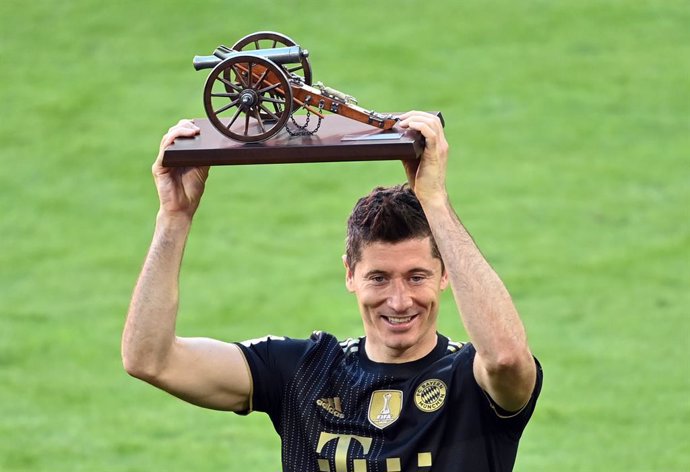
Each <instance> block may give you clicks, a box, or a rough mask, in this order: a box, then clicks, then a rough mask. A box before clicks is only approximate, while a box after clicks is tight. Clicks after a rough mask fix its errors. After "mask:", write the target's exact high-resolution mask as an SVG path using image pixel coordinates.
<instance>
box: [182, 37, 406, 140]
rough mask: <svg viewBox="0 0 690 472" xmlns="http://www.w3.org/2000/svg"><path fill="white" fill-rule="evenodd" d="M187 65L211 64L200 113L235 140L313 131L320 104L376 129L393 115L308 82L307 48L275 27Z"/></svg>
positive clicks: (388, 123) (390, 124)
mask: <svg viewBox="0 0 690 472" xmlns="http://www.w3.org/2000/svg"><path fill="white" fill-rule="evenodd" d="M193 65H194V68H195V69H196V70H201V69H213V70H212V71H211V73H210V74H209V76H208V78H207V79H206V85H205V87H204V108H205V110H206V115H207V116H208V118H209V121H210V122H211V124H212V125H213V126H214V127H215V128H216V129H217V130H218V131H220V132H221V133H222V134H224V135H225V136H228V137H229V138H232V139H235V140H237V141H243V142H259V141H263V140H266V139H268V138H270V137H271V136H274V135H275V134H276V133H278V132H279V131H280V130H282V129H283V128H285V129H286V130H287V131H288V132H289V133H290V134H291V135H308V134H314V133H315V132H316V131H317V130H318V127H319V125H320V123H321V119H323V117H324V115H323V111H324V110H326V111H329V112H331V113H336V114H338V115H342V116H344V117H347V118H350V119H353V120H356V121H359V122H362V123H367V124H370V125H372V126H374V127H377V128H380V129H390V128H392V127H393V125H395V123H396V122H397V121H398V120H397V118H395V117H394V116H392V115H384V114H380V113H377V112H374V111H370V110H366V109H364V108H362V107H360V106H358V105H357V101H356V100H355V99H354V97H352V96H350V95H347V94H344V93H342V92H339V91H337V90H335V89H333V88H330V87H326V86H324V85H323V84H321V83H320V82H317V83H316V84H315V86H312V76H311V65H310V63H309V52H308V51H307V50H306V49H302V48H301V47H300V46H299V45H297V44H296V43H295V42H294V41H293V40H292V39H290V38H288V37H287V36H284V35H282V34H280V33H275V32H269V31H261V32H257V33H253V34H250V35H248V36H245V37H244V38H242V39H240V40H239V41H238V42H237V43H235V44H234V45H233V46H232V47H231V48H228V47H226V46H222V45H221V46H219V47H218V48H216V50H215V51H214V52H213V55H210V56H195V57H194V61H193ZM300 109H304V110H306V121H305V123H304V124H303V125H299V124H297V122H296V121H295V120H294V117H293V115H294V114H295V112H297V111H298V110H300ZM311 114H314V115H316V116H317V117H318V120H319V121H318V123H317V125H316V127H315V129H313V130H309V129H308V125H309V118H310V115H311ZM288 120H292V126H294V127H295V128H294V129H292V130H291V129H290V128H289V127H288Z"/></svg>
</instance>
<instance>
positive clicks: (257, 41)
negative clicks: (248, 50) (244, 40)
mask: <svg viewBox="0 0 690 472" xmlns="http://www.w3.org/2000/svg"><path fill="white" fill-rule="evenodd" d="M254 45H255V46H256V49H261V46H260V45H259V40H258V39H256V40H254Z"/></svg>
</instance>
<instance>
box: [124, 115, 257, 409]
mask: <svg viewBox="0 0 690 472" xmlns="http://www.w3.org/2000/svg"><path fill="white" fill-rule="evenodd" d="M198 133H199V128H197V127H196V126H195V125H194V123H193V122H191V121H189V120H182V121H180V122H179V123H178V124H177V125H175V126H173V127H172V128H170V130H169V131H168V133H167V134H166V135H165V136H163V139H162V141H161V145H160V151H159V154H158V157H157V158H156V162H155V163H154V164H153V168H152V172H153V177H154V180H155V183H156V188H157V190H158V196H159V199H160V209H159V211H158V216H157V218H156V228H155V231H154V235H153V241H152V242H151V247H150V248H149V252H148V255H147V256H146V261H145V262H144V267H143V268H142V271H141V274H140V275H139V279H138V281H137V284H136V287H135V289H134V294H133V295H132V301H131V303H130V307H129V311H128V313H127V321H126V323H125V329H124V332H123V335H122V361H123V364H124V366H125V370H126V371H127V372H128V373H129V374H130V375H133V376H135V377H137V378H140V379H142V380H145V381H147V382H149V383H151V384H152V385H155V386H156V387H159V388H161V389H163V390H165V391H167V392H169V393H171V394H173V395H175V396H177V397H179V398H182V399H183V400H186V401H188V402H190V403H194V404H196V405H199V406H203V407H207V408H214V409H219V410H232V411H242V410H246V409H247V408H248V406H249V395H250V374H249V371H248V368H247V366H246V363H245V361H244V358H243V355H242V353H241V352H240V350H239V348H238V347H237V346H235V345H233V344H228V343H224V342H221V341H217V340H213V339H207V338H181V337H177V336H176V335H175V320H176V317H177V309H178V291H179V282H178V280H179V274H180V265H181V263H182V255H183V253H184V246H185V243H186V241H187V236H188V235H189V230H190V228H191V224H192V219H193V217H194V213H195V212H196V209H197V207H198V206H199V202H200V200H201V196H202V194H203V192H204V186H205V184H206V179H207V177H208V171H209V168H208V167H185V168H166V167H163V166H162V159H163V152H164V150H165V148H166V147H167V146H168V145H170V144H172V142H173V141H174V140H175V139H176V138H179V137H192V136H195V135H196V134H198Z"/></svg>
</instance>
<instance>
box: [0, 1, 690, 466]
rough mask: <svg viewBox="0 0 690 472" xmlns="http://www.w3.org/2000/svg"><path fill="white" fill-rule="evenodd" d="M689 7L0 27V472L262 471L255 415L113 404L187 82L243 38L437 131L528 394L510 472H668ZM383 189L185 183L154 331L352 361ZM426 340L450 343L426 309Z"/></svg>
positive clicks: (282, 182) (192, 17) (277, 170)
mask: <svg viewBox="0 0 690 472" xmlns="http://www.w3.org/2000/svg"><path fill="white" fill-rule="evenodd" d="M688 24H690V6H688V3H687V2H686V1H681V0H666V1H661V0H656V1H653V0H649V1H636V0H627V1H623V0H608V1H606V0H604V1H592V0H579V1H576V0H567V1H565V0H564V1H553V2H547V1H544V0H527V1H523V2H511V1H505V0H503V1H496V2H481V1H477V0H470V1H451V0H443V1H436V2H413V1H409V0H401V1H398V2H395V3H394V4H391V3H381V2H379V3H373V2H367V1H362V0H352V1H349V2H338V3H334V4H331V3H328V2H314V1H303V2H290V1H287V2H268V1H263V0H256V1H253V2H219V1H208V2H180V1H168V2H164V1H160V0H155V1H150V2H142V1H136V2H135V1H132V0H122V1H118V2H109V3H96V2H89V1H86V0H73V1H68V2H48V1H46V0H43V1H38V2H30V3H27V2H20V1H19V0H6V1H4V2H2V3H0V38H1V40H0V60H1V63H2V74H1V75H0V104H1V105H0V106H1V107H2V115H1V116H2V125H1V126H0V159H1V161H2V167H3V171H2V172H0V209H1V210H2V218H1V219H0V235H1V236H0V237H1V239H0V241H2V251H1V252H0V418H1V420H0V470H2V471H6V472H14V471H82V470H83V471H189V470H194V471H221V470H222V471H226V472H234V471H244V470H252V471H259V472H271V471H276V470H278V469H279V468H280V449H279V442H278V439H277V437H276V435H275V433H274V431H273V429H272V426H271V425H270V423H269V422H268V420H267V419H266V418H265V417H264V416H263V415H261V414H254V415H250V416H249V417H247V418H242V417H238V416H236V415H233V414H228V413H219V412H213V411H207V410H203V409H199V408H196V407H193V406H189V405H187V404H184V403H182V402H181V401H179V400H177V399H175V398H172V397H169V396H167V395H166V394H164V393H162V392H159V391H157V390H155V389H153V388H151V387H149V386H147V385H145V384H144V383H142V382H139V381H137V380H135V379H132V378H130V377H128V376H127V375H126V374H125V372H124V371H123V369H122V366H121V362H120V352H119V342H120V333H121V329H122V325H123V321H124V316H125V313H126V309H127V305H128V302H129V296H130V293H131V290H132V287H133V285H134V282H135V279H136V276H137V274H138V271H139V269H140V266H141V263H142V261H143V258H144V255H145V252H146V249H147V247H148V243H149V241H150V237H151V233H152V229H153V222H154V215H155V212H156V209H157V200H156V195H155V190H154V187H153V184H152V179H151V177H150V165H151V163H152V162H153V159H154V157H155V154H156V151H157V146H158V142H159V140H160V136H161V135H162V134H163V133H164V132H165V131H166V130H167V129H168V127H169V126H170V125H172V124H173V123H174V122H176V121H177V120H178V119H179V118H181V117H201V116H203V113H204V112H203V108H202V103H201V97H202V89H203V83H204V80H205V77H206V73H205V72H195V71H194V70H193V69H192V67H191V58H192V56H193V55H195V54H207V53H210V51H211V50H212V49H213V48H214V47H215V46H217V45H218V44H220V43H226V44H232V43H233V42H234V41H235V40H237V39H239V38H240V37H242V36H244V35H245V34H247V33H251V32H254V31H259V30H276V31H280V32H283V33H285V34H288V35H290V36H292V37H293V38H294V39H296V40H297V41H298V42H299V43H301V44H302V45H303V46H304V47H307V48H308V49H309V50H310V52H311V63H312V68H313V71H314V76H315V79H316V80H321V81H323V82H325V83H327V84H328V85H331V86H333V87H335V88H339V89H342V90H345V91H347V92H348V93H351V94H353V95H355V96H357V98H358V99H359V101H360V103H361V104H363V105H364V106H365V107H368V108H373V109H376V110H379V111H398V110H400V111H402V110H407V109H413V108H416V109H427V110H441V111H442V112H443V114H444V116H445V118H446V122H447V126H446V131H447V135H448V139H449V141H450V143H451V146H452V147H451V150H452V151H451V152H452V156H451V159H452V160H451V163H450V168H449V187H450V193H451V196H452V199H453V201H454V203H455V206H456V209H457V210H458V212H459V214H460V216H461V218H462V219H463V221H464V222H465V224H466V226H467V227H468V228H469V230H470V231H471V232H472V233H473V235H474V237H475V239H476V240H477V241H478V243H479V245H480V247H481V248H482V249H483V251H484V253H485V254H486V255H487V257H488V259H489V260H490V261H491V263H492V264H493V265H494V267H496V269H497V270H498V272H499V273H500V274H501V275H502V277H503V279H504V281H505V282H506V284H507V285H508V287H509V289H510V290H511V293H512V294H513V296H514V299H515V301H516V303H517V305H518V308H519V309H520V311H521V314H522V317H523V319H524V322H525V324H526V326H527V329H528V333H529V336H530V343H531V346H532V348H533V351H534V352H535V354H536V355H537V356H538V357H539V358H540V360H541V362H542V364H543V366H544V370H545V384H544V389H543V392H542V396H541V399H540V401H539V405H538V409H537V411H536V413H535V416H534V418H533V420H532V422H531V423H530V425H529V426H528V428H527V430H526V432H525V435H524V436H523V441H522V444H521V450H520V453H519V454H518V463H517V466H516V470H517V471H521V472H532V471H557V472H561V471H564V472H576V471H583V472H584V471H587V472H589V471H626V472H633V471H634V472H637V471H673V472H681V471H688V470H690V440H689V439H688V438H690V363H689V360H690V359H689V358H690V355H689V354H688V352H689V350H690V319H689V318H690V308H689V307H690V290H689V289H690V223H689V221H690V160H689V159H690V138H689V137H688V136H689V135H690V118H689V117H690V78H689V77H690V60H689V57H690V29H689V28H688ZM403 178H404V173H403V171H402V168H401V166H400V164H399V163H397V162H382V163H349V164H320V165H283V166H247V167H239V168H234V167H218V168H214V169H213V170H212V175H211V177H210V180H209V184H208V187H207V191H206V195H205V200H204V202H203V204H202V207H201V210H200V212H199V214H198V217H197V219H196V221H195V226H194V228H193V232H192V236H191V238H190V241H189V244H188V250H187V254H186V260H185V264H184V267H183V273H182V280H181V284H182V288H181V290H182V292H181V293H182V303H181V313H180V319H179V325H178V328H179V329H178V331H179V333H180V334H182V335H203V336H212V337H216V338H220V339H224V340H242V339H248V338H254V337H258V336H262V335H265V334H268V333H273V334H285V335H290V336H296V337H304V336H307V335H308V334H309V333H310V332H311V331H312V330H314V329H322V330H328V331H331V332H333V333H335V334H336V335H338V336H339V337H348V336H357V335H359V334H360V333H361V323H360V320H359V316H358V313H357V310H356V305H355V301H354V299H353V298H352V296H351V295H349V294H348V293H347V292H346V290H345V288H344V285H343V271H342V266H341V262H340V255H341V254H342V252H343V238H344V226H345V220H346V218H347V215H348V213H349V211H350V209H351V207H352V205H353V204H354V202H355V200H356V198H357V197H358V196H360V195H361V194H363V193H365V192H367V191H368V190H370V189H371V188H372V187H373V186H375V185H379V184H392V183H396V182H400V181H402V180H403ZM441 318H442V319H441V331H442V332H444V333H445V334H448V335H450V336H451V337H452V338H454V339H457V340H461V339H466V337H465V334H464V332H463V330H462V327H461V324H460V322H459V321H458V316H457V312H456V309H455V307H454V305H453V302H452V299H451V298H447V299H445V300H444V305H443V307H442V313H441Z"/></svg>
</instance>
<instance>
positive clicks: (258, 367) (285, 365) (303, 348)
mask: <svg viewBox="0 0 690 472" xmlns="http://www.w3.org/2000/svg"><path fill="white" fill-rule="evenodd" d="M312 344H313V341H310V340H307V339H290V338H284V337H279V336H266V337H263V338H259V339H252V340H249V341H244V342H241V343H237V346H239V348H240V349H241V351H242V354H244V357H245V359H246V361H247V366H248V368H249V372H250V374H251V382H252V385H251V402H250V405H249V410H248V411H244V412H240V414H247V413H249V412H251V411H262V412H265V413H268V415H269V416H270V417H271V420H273V422H274V424H276V421H277V420H278V419H279V418H280V411H281V402H282V398H283V393H284V391H285V386H286V385H287V384H288V382H289V381H290V379H291V378H292V376H293V375H294V373H295V370H296V369H297V366H298V365H299V360H300V359H301V358H302V356H304V354H305V353H306V352H307V350H308V349H309V347H310V346H311V345H312Z"/></svg>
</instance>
